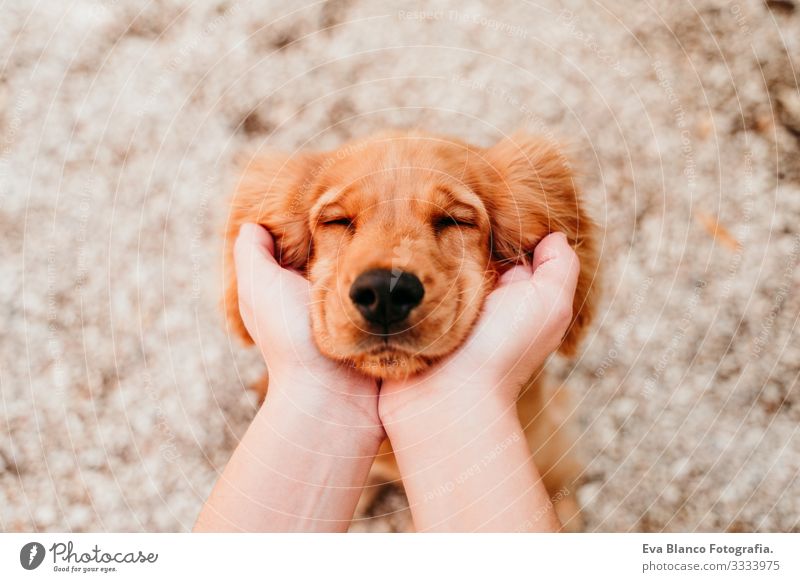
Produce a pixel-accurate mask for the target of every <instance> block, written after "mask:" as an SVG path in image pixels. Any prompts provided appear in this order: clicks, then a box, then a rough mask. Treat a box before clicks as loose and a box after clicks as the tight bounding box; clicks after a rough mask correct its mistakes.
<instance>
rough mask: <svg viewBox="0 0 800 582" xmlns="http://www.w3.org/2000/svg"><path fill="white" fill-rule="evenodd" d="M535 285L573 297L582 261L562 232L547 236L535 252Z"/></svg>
mask: <svg viewBox="0 0 800 582" xmlns="http://www.w3.org/2000/svg"><path fill="white" fill-rule="evenodd" d="M532 268H533V278H532V281H533V283H534V285H537V286H540V287H541V288H543V289H546V288H549V289H554V290H555V289H557V290H559V291H560V292H561V293H563V294H565V295H568V296H569V297H570V298H572V297H573V296H574V295H575V288H576V287H577V285H578V274H579V273H580V261H579V260H578V255H577V254H575V251H574V250H572V247H570V246H569V242H568V241H567V237H566V236H565V235H564V234H563V233H561V232H554V233H553V234H550V235H548V236H546V237H545V238H544V239H542V241H541V242H540V243H539V244H538V245H536V249H535V250H534V252H533V263H532Z"/></svg>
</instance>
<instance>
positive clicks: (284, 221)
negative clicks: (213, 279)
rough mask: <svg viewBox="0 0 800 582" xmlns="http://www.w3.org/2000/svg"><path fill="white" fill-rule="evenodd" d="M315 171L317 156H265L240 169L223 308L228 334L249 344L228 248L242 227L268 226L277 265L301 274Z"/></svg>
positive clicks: (306, 250) (228, 233)
mask: <svg viewBox="0 0 800 582" xmlns="http://www.w3.org/2000/svg"><path fill="white" fill-rule="evenodd" d="M319 168H320V154H316V153H301V154H297V155H293V156H289V155H287V154H281V153H269V154H264V155H261V156H259V157H255V158H252V159H250V160H249V161H248V162H247V163H246V164H245V165H244V168H243V170H242V173H241V178H240V180H239V183H238V185H237V188H236V192H235V193H234V195H233V199H232V200H231V208H230V215H229V217H228V223H227V225H226V229H225V282H226V285H225V295H224V298H223V309H224V310H225V314H226V317H227V320H228V325H229V327H230V329H231V330H233V331H234V332H235V333H236V334H237V335H239V336H240V337H242V338H243V339H244V340H245V341H246V342H248V343H252V339H251V338H250V336H249V335H248V333H247V330H246V329H245V327H244V323H243V322H242V319H241V316H240V315H239V299H238V289H237V286H236V269H235V268H234V263H233V245H234V242H235V241H236V237H237V236H238V234H239V228H240V227H241V226H242V224H244V223H246V222H254V223H257V224H261V225H263V226H265V227H267V229H268V230H269V231H270V233H271V234H272V236H273V238H274V240H275V257H276V258H277V259H278V261H279V262H280V263H281V264H282V265H284V266H286V267H292V268H294V269H298V270H303V269H304V268H305V266H306V263H307V262H308V257H309V254H310V246H311V233H310V231H309V222H308V220H309V218H308V214H309V210H310V208H311V203H312V200H313V198H314V196H315V195H316V192H315V187H314V182H315V177H316V175H317V174H318V173H319Z"/></svg>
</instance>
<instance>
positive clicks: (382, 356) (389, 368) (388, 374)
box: [350, 346, 432, 380]
mask: <svg viewBox="0 0 800 582" xmlns="http://www.w3.org/2000/svg"><path fill="white" fill-rule="evenodd" d="M350 359H351V362H352V366H353V368H354V369H356V370H358V371H359V372H361V373H362V374H366V375H368V376H372V377H374V378H380V379H383V380H399V379H402V378H407V377H409V376H412V375H414V374H419V373H420V372H422V371H424V370H426V369H427V368H428V367H429V366H430V365H431V363H432V362H431V360H430V359H428V358H425V357H424V356H420V355H415V354H411V353H408V352H406V351H403V350H399V349H394V348H392V347H389V346H387V347H385V348H383V349H381V350H379V351H375V352H372V353H365V354H360V355H357V356H351V358H350Z"/></svg>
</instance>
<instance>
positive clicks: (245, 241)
mask: <svg viewBox="0 0 800 582" xmlns="http://www.w3.org/2000/svg"><path fill="white" fill-rule="evenodd" d="M274 249H275V245H274V242H273V239H272V236H271V235H270V234H269V232H268V231H267V230H266V229H264V228H263V227H262V226H260V225H257V224H244V225H242V227H241V230H240V231H239V236H238V237H237V239H236V244H235V247H234V261H235V265H236V276H237V281H238V292H239V310H240V312H241V316H242V320H243V321H244V324H245V327H246V328H247V331H248V333H249V334H250V337H252V338H253V341H254V342H255V343H256V345H257V346H258V348H259V349H260V350H261V354H262V356H263V357H264V360H265V362H266V364H267V367H268V369H269V390H268V393H267V401H275V400H277V399H278V398H280V399H281V400H282V401H283V400H289V401H291V402H292V403H293V404H294V405H295V406H296V407H298V408H300V409H301V410H302V411H303V412H305V413H307V414H310V415H319V417H320V418H324V419H329V420H331V421H333V422H336V423H343V424H346V425H351V424H353V423H357V424H358V426H362V427H365V428H366V427H373V428H374V429H375V432H376V434H379V435H380V437H381V438H382V436H383V429H382V427H381V424H380V419H379V417H378V387H377V383H376V381H375V380H374V379H371V378H368V377H366V376H363V375H361V374H359V373H358V372H356V371H355V370H354V369H352V368H348V367H346V366H343V365H342V364H339V363H337V362H334V361H332V360H330V359H328V358H327V357H325V356H323V355H322V354H321V353H320V351H319V350H318V349H317V347H316V345H315V344H314V341H313V339H312V335H311V326H310V324H309V320H308V303H309V302H310V285H309V283H308V281H307V280H306V279H305V278H304V277H303V276H302V275H300V274H299V273H297V272H296V271H293V270H290V269H285V268H283V267H281V266H280V265H279V264H278V262H277V261H276V260H275V257H274V256H273V253H274Z"/></svg>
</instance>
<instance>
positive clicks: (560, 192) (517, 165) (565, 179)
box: [484, 134, 598, 355]
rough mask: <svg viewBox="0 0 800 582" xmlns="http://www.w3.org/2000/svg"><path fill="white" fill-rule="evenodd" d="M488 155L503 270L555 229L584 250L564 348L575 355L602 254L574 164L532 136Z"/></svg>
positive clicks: (495, 251)
mask: <svg viewBox="0 0 800 582" xmlns="http://www.w3.org/2000/svg"><path fill="white" fill-rule="evenodd" d="M485 155H486V160H487V161H488V163H489V165H490V168H489V169H488V175H489V177H490V180H489V184H488V185H487V186H485V187H484V188H486V189H488V195H487V196H485V203H486V206H487V210H488V212H489V216H490V218H491V221H492V255H493V259H494V261H495V262H496V264H497V265H498V266H499V267H500V268H501V270H502V269H504V268H505V267H510V266H511V265H512V264H514V263H515V262H519V261H522V260H526V258H528V257H530V256H531V255H532V253H533V248H534V247H535V246H536V244H537V243H538V242H539V241H540V240H541V239H542V238H544V237H545V236H547V235H548V234H550V233H551V232H563V233H564V234H565V235H566V236H567V239H568V240H569V242H570V244H571V245H572V247H573V248H574V249H575V252H576V253H577V254H578V257H579V259H580V263H581V269H580V275H579V276H578V287H577V291H576V292H575V301H574V303H573V320H572V324H571V325H570V327H569V330H568V331H567V334H566V336H565V337H564V341H563V342H562V344H561V347H560V348H559V350H560V351H561V353H563V354H565V355H572V354H574V353H575V350H576V349H577V346H578V343H579V341H580V339H581V337H582V335H583V332H584V331H585V328H586V327H587V326H588V325H589V323H590V322H591V320H592V318H593V316H594V307H595V305H594V304H595V295H596V294H595V293H594V290H595V289H596V288H597V286H598V285H597V281H596V280H595V279H596V276H597V263H598V256H597V249H596V241H595V237H596V234H595V231H596V227H595V225H594V223H593V222H592V221H591V220H590V219H589V217H588V216H587V215H586V213H585V212H584V209H583V207H582V204H581V201H580V196H579V194H578V191H577V188H576V185H575V183H574V181H573V173H572V170H571V168H570V166H569V163H568V162H567V160H566V158H565V157H564V156H563V155H562V154H561V152H559V150H558V148H557V147H556V146H555V145H554V144H552V143H551V142H549V141H548V140H545V139H542V138H537V137H534V136H530V135H526V134H517V135H515V136H512V137H510V138H506V139H504V140H502V141H500V142H499V143H498V144H497V145H495V146H494V147H491V148H489V149H488V150H486V152H485Z"/></svg>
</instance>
